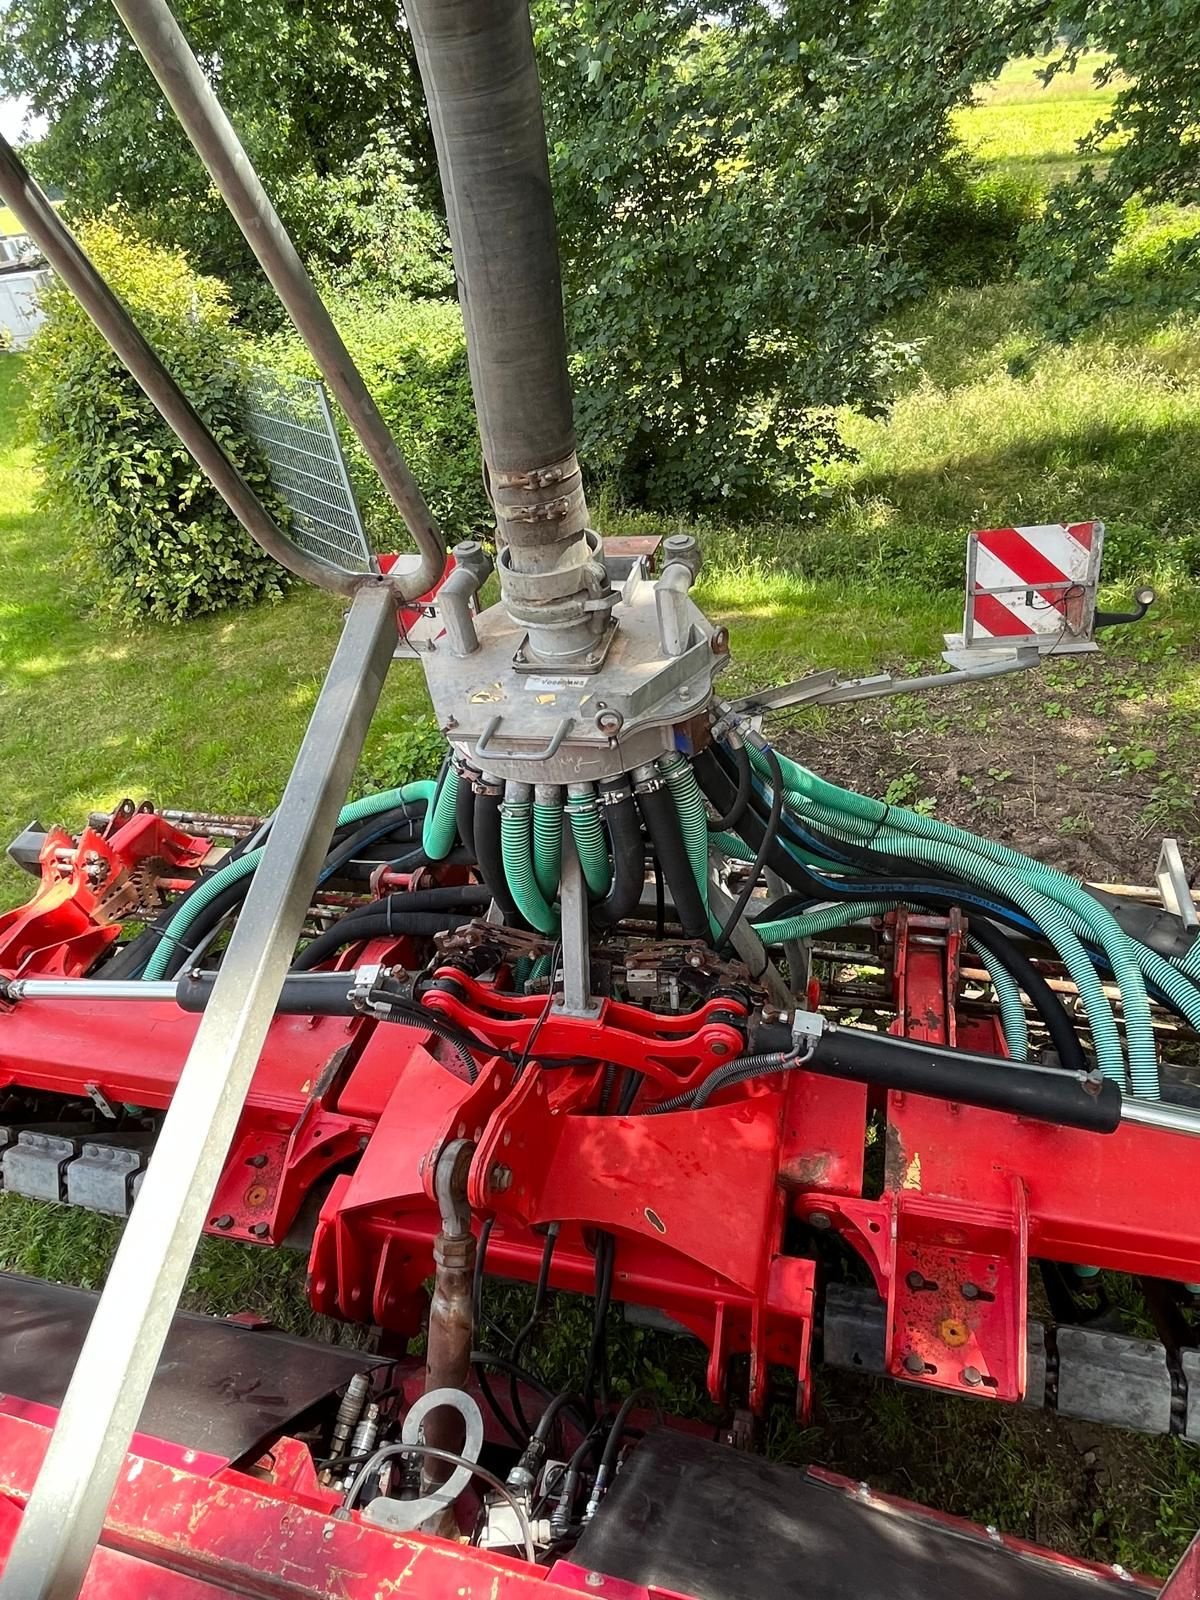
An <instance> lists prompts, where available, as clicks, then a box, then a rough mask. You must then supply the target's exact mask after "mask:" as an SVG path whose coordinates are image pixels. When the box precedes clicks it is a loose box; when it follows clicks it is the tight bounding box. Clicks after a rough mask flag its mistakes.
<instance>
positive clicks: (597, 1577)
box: [583, 1572, 604, 1589]
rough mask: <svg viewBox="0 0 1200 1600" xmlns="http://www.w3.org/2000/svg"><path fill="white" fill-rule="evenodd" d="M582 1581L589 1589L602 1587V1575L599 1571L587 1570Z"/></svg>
mask: <svg viewBox="0 0 1200 1600" xmlns="http://www.w3.org/2000/svg"><path fill="white" fill-rule="evenodd" d="M583 1581H584V1583H586V1584H587V1586H588V1588H589V1589H602V1588H603V1587H604V1576H603V1574H602V1573H599V1572H589V1573H588V1575H587V1577H586V1578H585V1579H584V1580H583Z"/></svg>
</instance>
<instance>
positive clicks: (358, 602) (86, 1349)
mask: <svg viewBox="0 0 1200 1600" xmlns="http://www.w3.org/2000/svg"><path fill="white" fill-rule="evenodd" d="M396 637H397V629H396V611H395V599H394V597H393V596H392V594H391V593H390V591H389V590H388V588H387V587H386V586H385V585H384V584H383V583H379V582H374V583H373V582H370V581H369V580H368V581H367V582H365V583H364V584H363V585H362V587H361V588H360V589H359V590H358V592H357V593H356V595H355V597H354V600H353V603H352V605H351V608H350V614H349V617H348V618H347V621H346V625H345V628H344V630H343V632H342V637H341V640H340V641H339V643H338V647H337V650H336V652H335V654H334V657H333V661H332V663H331V664H330V667H329V671H328V673H327V674H326V677H325V682H324V684H323V685H322V687H321V693H320V696H319V697H318V699H317V703H316V706H315V707H314V709H313V714H312V718H311V720H310V722H309V725H308V731H307V732H306V733H305V736H304V742H303V744H302V745H301V747H300V753H299V755H298V756H297V757H296V764H295V766H294V767H293V768H292V773H291V777H290V778H289V779H288V782H287V787H286V789H285V790H284V793H283V799H282V800H281V801H280V804H279V810H278V812H277V813H276V815H275V820H274V822H273V824H272V827H271V833H270V837H269V838H268V840H267V845H266V850H265V853H264V855H263V859H262V861H261V862H260V864H259V867H258V870H257V872H255V874H254V877H253V879H252V881H251V885H250V889H249V892H248V893H247V895H246V902H245V905H244V907H243V909H242V913H241V915H240V916H239V918H238V921H237V926H236V928H235V929H234V933H233V937H232V938H231V939H230V941H229V949H228V951H227V952H226V956H225V960H224V962H223V963H222V965H221V970H220V974H219V976H218V978H217V981H216V983H215V985H214V986H213V992H212V997H211V999H210V1001H209V1004H208V1008H207V1010H206V1011H205V1013H204V1015H203V1017H202V1019H201V1022H200V1026H199V1028H198V1029H197V1030H196V1036H195V1039H194V1041H193V1043H192V1048H191V1049H190V1051H189V1052H188V1057H187V1060H186V1062H185V1063H184V1067H183V1072H182V1075H181V1076H180V1079H179V1086H178V1088H177V1089H176V1091H175V1095H174V1098H173V1099H172V1101H171V1105H170V1109H169V1110H168V1112H167V1115H166V1119H165V1121H164V1123H163V1128H162V1133H161V1135H160V1136H159V1140H158V1144H157V1146H156V1148H155V1151H154V1158H153V1160H152V1161H151V1163H150V1166H149V1169H148V1171H147V1173H146V1181H145V1183H144V1185H143V1187H142V1191H141V1194H140V1195H139V1196H138V1201H137V1204H136V1205H135V1206H134V1208H133V1212H132V1215H131V1216H130V1219H129V1222H128V1225H127V1226H126V1229H125V1235H124V1237H123V1239H122V1240H121V1245H120V1248H119V1249H118V1251H117V1255H116V1259H115V1260H114V1262H113V1265H112V1271H111V1272H110V1273H109V1276H108V1283H107V1284H106V1286H105V1289H104V1293H103V1294H102V1295H101V1297H100V1301H99V1304H98V1305H97V1307H96V1311H95V1315H94V1316H93V1318H92V1323H91V1327H90V1328H89V1329H88V1335H87V1339H86V1341H85V1342H84V1346H83V1349H82V1351H81V1352H80V1356H79V1360H78V1362H77V1363H76V1366H75V1371H74V1373H73V1375H72V1377H71V1382H70V1386H69V1387H68V1389H67V1393H66V1396H65V1397H64V1399H63V1403H62V1409H61V1410H60V1412H59V1416H58V1424H57V1426H56V1427H55V1429H54V1433H53V1436H52V1437H51V1440H50V1448H49V1449H48V1450H47V1452H46V1457H45V1460H44V1462H43V1463H42V1469H41V1471H40V1473H39V1474H38V1478H37V1482H36V1483H35V1484H34V1487H33V1492H32V1494H31V1495H30V1497H29V1503H28V1505H27V1506H26V1508H25V1514H24V1516H23V1517H22V1518H21V1525H20V1528H19V1529H18V1531H17V1535H16V1538H15V1539H14V1541H13V1545H12V1549H11V1551H10V1553H9V1557H8V1562H7V1564H6V1566H5V1568H4V1573H3V1576H2V1577H0V1600H76V1596H77V1595H78V1593H79V1589H80V1585H81V1584H82V1583H83V1580H84V1577H85V1575H86V1573H87V1569H88V1564H89V1562H90V1561H91V1557H92V1551H93V1549H94V1548H95V1545H96V1541H97V1539H98V1538H99V1535H100V1532H101V1529H102V1528H103V1526H104V1517H105V1513H106V1511H107V1509H108V1502H109V1500H110V1498H111V1496H112V1491H113V1487H114V1485H115V1484H116V1481H117V1474H118V1473H119V1472H120V1470H121V1465H122V1462H123V1461H124V1459H125V1453H126V1450H127V1449H128V1447H129V1440H130V1437H131V1436H132V1434H133V1431H134V1429H135V1427H136V1426H137V1421H138V1418H139V1416H140V1415H141V1410H142V1406H143V1404H144V1402H145V1399H146V1394H147V1392H148V1390H149V1388H150V1383H151V1380H152V1379H153V1377H154V1373H155V1369H156V1368H157V1366H158V1362H159V1358H160V1356H161V1354H162V1348H163V1343H164V1341H165V1339H166V1336H167V1332H168V1329H169V1328H170V1325H171V1318H172V1316H173V1314H174V1312H175V1308H176V1306H177V1305H178V1303H179V1296H180V1293H181V1292H182V1290H183V1286H184V1282H185V1280H186V1278H187V1274H188V1268H189V1267H190V1265H191V1261H192V1256H193V1254H194V1253H195V1249H196V1244H197V1242H198V1240H199V1238H200V1233H201V1230H202V1229H203V1227H204V1222H205V1218H206V1217H207V1215H208V1208H209V1206H210V1205H211V1203H212V1196H213V1192H214V1190H215V1188H216V1185H217V1180H218V1178H219V1177H220V1175H221V1170H222V1168H223V1167H224V1164H225V1161H226V1159H227V1157H228V1154H229V1147H230V1144H231V1142H232V1140H233V1136H234V1133H235V1131H236V1129H237V1124H238V1119H239V1117H240V1116H241V1113H242V1107H243V1105H244V1103H245V1099H246V1094H247V1091H248V1089H249V1087H250V1080H251V1078H252V1076H253V1074H254V1068H255V1066H256V1065H257V1062H258V1056H259V1052H260V1050H261V1049H262V1045H263V1041H264V1039H265V1038H266V1033H267V1029H268V1027H269V1026H270V1023H271V1018H272V1016H273V1015H274V1012H275V1004H276V1001H277V999H278V997H279V993H280V990H281V989H282V987H283V980H284V978H285V976H286V975H287V970H288V965H289V963H290V961H291V956H292V951H293V949H294V947H295V944H296V940H297V939H298V938H299V936H300V931H301V928H302V927H303V925H304V916H305V913H306V911H307V910H308V906H309V901H310V899H311V896H312V891H313V888H314V887H315V885H316V881H317V874H318V872H319V871H320V868H321V863H322V861H323V860H324V858H325V854H326V851H327V849H328V847H329V840H330V837H331V835H332V833H333V828H334V823H335V821H336V818H337V813H338V809H339V807H340V806H341V804H342V801H343V799H344V798H345V795H346V791H347V789H348V788H349V785H350V778H351V775H352V774H353V771H354V767H355V764H356V762H357V761H358V757H359V755H360V753H361V751H362V746H363V741H364V740H365V738H366V734H367V729H368V727H369V725H370V721H371V716H372V714H373V712H374V710H375V706H376V704H377V703H378V700H379V695H380V693H381V691H382V689H383V683H384V679H385V677H386V676H387V669H388V663H389V661H390V659H391V654H392V651H393V649H394V648H395V644H396Z"/></svg>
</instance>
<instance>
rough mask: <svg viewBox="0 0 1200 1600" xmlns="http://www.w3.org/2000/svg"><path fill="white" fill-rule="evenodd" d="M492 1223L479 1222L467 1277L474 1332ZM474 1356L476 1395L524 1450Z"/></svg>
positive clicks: (522, 1438) (488, 1220)
mask: <svg viewBox="0 0 1200 1600" xmlns="http://www.w3.org/2000/svg"><path fill="white" fill-rule="evenodd" d="M494 1223H495V1218H494V1217H485V1218H484V1219H483V1221H482V1223H481V1224H480V1226H479V1238H478V1240H477V1242H476V1246H475V1267H474V1270H473V1272H472V1274H471V1324H472V1326H473V1327H474V1328H475V1330H476V1332H478V1331H479V1330H480V1329H481V1328H482V1327H483V1324H484V1316H483V1276H484V1261H485V1260H486V1258H487V1247H488V1240H489V1239H490V1238H491V1236H492V1227H493V1224H494ZM489 1326H490V1327H491V1328H492V1331H493V1332H495V1333H498V1332H499V1329H498V1328H496V1326H495V1324H494V1323H491V1322H489ZM476 1356H479V1357H483V1356H484V1352H482V1351H480V1352H476V1353H474V1354H472V1356H471V1360H472V1362H473V1363H475V1364H476V1365H477V1366H478V1367H479V1373H478V1378H479V1392H480V1394H481V1395H482V1396H483V1398H484V1399H485V1400H486V1401H487V1403H488V1405H489V1407H490V1408H491V1411H492V1414H493V1415H494V1416H495V1417H497V1418H498V1419H499V1421H500V1422H501V1424H502V1425H503V1427H504V1430H505V1432H506V1433H507V1434H508V1436H509V1438H510V1439H511V1440H512V1441H513V1443H514V1444H515V1445H516V1447H517V1449H518V1450H524V1448H525V1444H526V1438H527V1436H526V1435H524V1434H521V1433H518V1432H517V1429H516V1425H515V1424H514V1423H512V1422H511V1421H510V1420H509V1418H508V1416H507V1414H506V1413H505V1411H504V1410H503V1409H502V1408H501V1405H500V1402H499V1400H497V1399H496V1395H495V1392H494V1391H493V1389H492V1386H491V1383H490V1381H489V1379H488V1375H487V1372H486V1371H485V1370H484V1360H483V1359H480V1360H478V1361H477V1360H476ZM486 1359H487V1360H489V1361H490V1360H492V1359H493V1358H492V1357H491V1356H487V1357H486Z"/></svg>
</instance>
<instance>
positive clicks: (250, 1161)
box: [246, 1150, 267, 1167]
mask: <svg viewBox="0 0 1200 1600" xmlns="http://www.w3.org/2000/svg"><path fill="white" fill-rule="evenodd" d="M266 1164H267V1158H266V1156H265V1155H263V1153H262V1151H261V1150H260V1151H259V1153H258V1155H256V1156H247V1157H246V1165H247V1166H248V1167H265V1166H266Z"/></svg>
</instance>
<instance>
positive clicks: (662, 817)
mask: <svg viewBox="0 0 1200 1600" xmlns="http://www.w3.org/2000/svg"><path fill="white" fill-rule="evenodd" d="M636 794H637V803H638V808H639V810H640V811H641V813H642V821H643V822H644V823H645V824H646V832H647V834H648V835H649V837H650V843H651V844H652V845H653V847H654V854H655V855H656V856H657V858H658V860H659V862H660V863H661V866H662V870H663V873H664V874H665V876H666V880H667V886H668V888H669V889H670V891H671V899H672V900H673V901H674V902H675V915H676V916H677V917H678V919H679V922H680V924H681V926H682V928H683V932H684V937H685V938H688V939H705V940H707V939H708V938H709V926H708V913H707V912H706V911H705V909H704V901H703V900H702V899H701V897H700V886H699V884H698V883H697V882H696V876H695V873H694V872H693V871H692V864H691V861H690V860H689V859H688V853H687V847H686V845H685V844H684V840H683V828H682V826H681V824H680V821H679V813H678V811H676V809H675V801H674V800H673V798H672V796H671V791H670V790H669V789H668V788H667V785H666V784H665V783H664V782H662V781H661V780H660V779H654V780H652V782H651V783H649V784H641V785H639V786H638V787H637V790H636Z"/></svg>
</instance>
